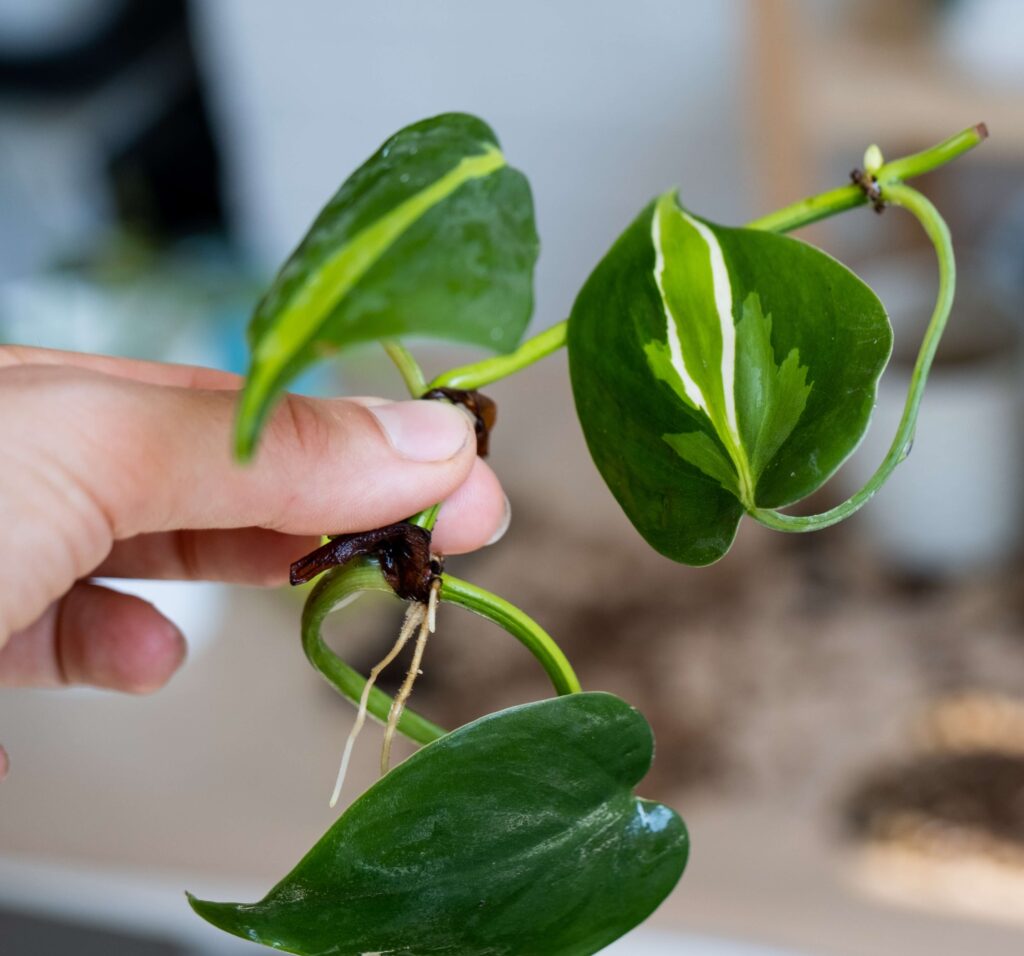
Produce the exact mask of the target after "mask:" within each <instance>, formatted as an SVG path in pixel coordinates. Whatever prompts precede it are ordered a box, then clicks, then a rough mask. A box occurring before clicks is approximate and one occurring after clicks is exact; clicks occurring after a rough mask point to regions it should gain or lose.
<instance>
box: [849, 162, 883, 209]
mask: <svg viewBox="0 0 1024 956" xmlns="http://www.w3.org/2000/svg"><path fill="white" fill-rule="evenodd" d="M850 179H851V180H852V181H853V184H854V185H855V186H859V187H860V190H861V192H862V193H864V195H865V196H867V197H868V202H870V203H871V206H872V208H873V209H874V210H875V212H877V213H882V212H885V200H884V199H883V198H882V190H881V187H880V186H879V185H878V180H877V179H875V177H874V176H872V175H871V173H866V172H864V170H863V169H853V170H851V171H850Z"/></svg>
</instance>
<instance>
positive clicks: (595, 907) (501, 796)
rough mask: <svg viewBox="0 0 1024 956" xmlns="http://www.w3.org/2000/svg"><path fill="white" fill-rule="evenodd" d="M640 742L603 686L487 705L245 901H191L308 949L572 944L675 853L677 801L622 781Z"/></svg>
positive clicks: (629, 909)
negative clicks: (673, 806) (497, 707)
mask: <svg viewBox="0 0 1024 956" xmlns="http://www.w3.org/2000/svg"><path fill="white" fill-rule="evenodd" d="M652 753H653V741H652V737H651V730H650V727H649V726H648V724H647V722H646V721H645V720H644V718H643V717H642V716H641V715H640V714H639V713H638V712H637V711H636V710H634V709H633V708H632V707H630V706H629V705H628V704H626V703H625V702H624V701H622V700H620V699H619V698H617V697H614V696H612V695H610V694H601V693H587V694H570V695H568V696H565V697H559V698H555V699H553V700H546V701H541V702H539V703H534V704H525V705H523V706H521V707H514V708H512V709H510V710H504V711H500V712H499V713H496V714H491V715H489V716H487V717H484V718H481V719H480V720H477V721H475V722H474V723H472V724H468V725H466V726H464V727H461V728H460V729H458V730H456V731H454V732H452V733H450V734H448V735H446V736H444V737H442V738H440V739H439V740H437V741H435V742H434V743H432V744H428V745H427V746H426V747H424V748H423V749H422V750H420V751H419V752H418V753H416V754H414V755H413V756H412V757H410V758H409V759H408V760H406V761H405V762H404V763H402V764H400V765H399V766H398V767H396V768H395V769H394V770H392V771H391V772H390V773H389V774H388V775H387V776H385V777H384V778H382V779H381V780H380V781H379V782H378V783H376V784H375V785H374V786H373V787H371V788H370V790H368V791H367V792H366V793H365V794H363V796H361V797H360V798H359V799H358V800H357V801H356V802H355V803H353V804H352V806H351V807H349V809H348V810H346V811H345V813H344V814H343V815H342V817H341V818H340V819H339V820H338V821H337V823H335V824H334V826H332V827H331V829H330V830H328V831H327V833H326V835H325V836H324V837H323V838H322V839H321V840H320V842H319V843H317V845H316V846H315V847H313V849H312V850H311V851H310V852H309V853H308V854H307V855H306V857H305V858H304V859H303V860H302V861H301V862H300V863H299V864H298V866H296V867H295V869H294V870H292V872H291V873H289V874H288V876H286V877H285V878H284V879H283V880H282V881H281V882H280V883H279V884H278V885H277V886H275V887H274V889H272V890H271V891H270V893H268V894H267V896H266V897H265V898H264V899H263V900H261V901H260V902H258V903H254V904H250V905H246V904H239V903H211V902H206V901H203V900H198V899H194V898H191V897H190V902H191V903H192V906H193V908H194V909H195V910H196V912H197V913H199V915H200V916H202V917H204V918H205V919H207V920H209V921H210V922H211V923H213V924H214V925H215V926H218V927H220V928H221V929H224V930H227V931H228V932H230V933H234V934H235V935H237V936H241V937H243V938H245V939H250V940H253V941H254V942H259V943H263V944H265V945H268V946H273V947H276V948H278V949H282V950H285V951H286V952H291V953H301V954H307V956H314V954H323V956H326V954H328V953H330V954H335V956H358V954H368V953H389V954H403V956H417V954H419V956H426V954H442V953H444V954H458V956H484V954H486V956H523V954H524V953H529V954H530V956H549V954H550V956H586V954H590V953H595V952H597V951H598V950H600V949H601V948H602V947H604V946H606V945H608V944H609V943H610V942H612V941H613V940H614V939H616V938H618V937H619V936H621V935H622V934H623V933H625V932H626V931H628V930H629V929H631V928H632V927H633V926H635V925H637V924H638V923H640V922H641V921H642V920H643V919H645V918H646V917H647V916H648V915H649V914H650V913H651V912H652V911H653V910H654V909H655V907H656V906H657V905H658V904H659V903H660V902H661V901H662V900H663V899H664V897H665V896H666V895H667V894H668V893H669V891H670V890H671V889H672V887H673V886H674V885H675V883H676V881H677V880H678V879H679V876H680V875H681V873H682V871H683V867H684V866H685V864H686V857H687V852H688V840H687V834H686V829H685V827H684V826H683V823H682V821H681V820H680V819H679V817H678V816H676V814H675V813H674V812H673V811H672V810H670V809H669V808H667V807H665V806H662V805H661V804H657V803H651V802H648V801H646V800H641V799H639V798H637V797H635V796H633V794H632V788H633V786H634V785H635V784H636V783H637V782H638V781H639V780H640V779H641V778H642V777H643V776H644V774H645V773H646V772H647V769H648V767H649V766H650V763H651V758H652Z"/></svg>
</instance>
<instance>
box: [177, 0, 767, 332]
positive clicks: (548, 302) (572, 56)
mask: <svg viewBox="0 0 1024 956" xmlns="http://www.w3.org/2000/svg"><path fill="white" fill-rule="evenodd" d="M745 7H746V4H745V3H742V2H740V0H720V2H715V0H689V2H676V0H629V2H612V0H591V2H589V3H588V2H586V0H561V2H551V0H547V2H545V0H515V2H503V3H497V2H483V0H434V2H424V0H389V2H378V3H371V2H363V3H355V2H347V0H335V2H332V0H290V2H287V3H285V2H280V0H273V2H272V0H260V2H256V0H210V2H200V3H196V4H195V7H194V9H195V12H196V15H197V18H198V20H199V23H200V29H199V36H198V37H197V40H198V42H199V46H200V53H201V56H202V59H203V63H204V69H205V70H206V73H207V77H208V80H209V83H210V86H211V90H212V93H213V95H214V98H215V109H216V114H217V115H216V117H215V119H216V120H217V121H218V126H219V131H220V135H221V136H222V145H223V147H224V150H225V152H226V155H227V162H228V171H229V172H228V177H229V178H228V185H229V189H230V196H231V200H232V203H233V209H234V214H235V221H236V226H237V229H238V232H239V235H240V238H241V239H242V240H243V242H244V243H245V245H246V246H247V248H249V249H250V251H251V252H252V253H253V254H254V255H255V257H256V259H257V261H258V262H259V263H260V264H261V265H262V266H264V267H265V268H267V269H272V268H274V267H276V265H277V264H278V263H279V262H280V260H281V258H282V257H283V256H284V255H285V254H286V253H287V252H288V251H289V249H290V248H291V246H292V245H294V243H295V242H296V241H297V240H298V239H299V238H300V237H301V236H302V234H303V232H304V231H305V229H306V227H307V226H308V224H309V221H310V219H311V218H312V216H313V215H314V214H315V213H316V211H317V210H318V209H319V207H320V206H321V205H322V204H323V203H324V201H325V200H326V199H327V198H328V196H329V195H330V194H331V193H332V192H333V191H334V190H335V189H336V188H337V186H338V184H339V183H340V182H341V180H342V179H343V178H344V177H345V176H347V175H348V173H349V172H350V171H351V170H352V169H353V168H354V167H355V166H356V165H358V164H359V163H360V162H362V160H363V159H365V158H366V157H367V156H368V155H369V154H370V153H371V152H372V151H373V150H374V149H376V147H377V146H378V145H379V144H380V142H381V141H382V140H383V139H384V138H385V137H386V136H388V135H389V134H390V133H391V132H393V131H394V130H396V129H398V128H399V127H400V126H402V125H404V124H406V123H408V122H410V121H412V120H415V119H419V118H421V117H424V116H429V115H432V114H434V113H440V112H445V111H448V110H466V111H469V112H473V113H477V114H479V115H480V116H482V117H483V118H485V119H486V120H488V121H489V122H490V123H491V124H492V125H493V126H494V128H495V129H496V131H497V133H498V135H499V137H500V139H501V141H502V144H503V146H504V147H505V150H506V153H507V155H508V156H509V158H510V161H511V162H512V163H513V164H514V165H517V166H519V167H520V168H522V169H523V170H524V171H525V172H526V173H527V174H528V175H529V177H530V179H531V181H532V183H533V186H534V191H535V198H536V202H537V207H538V220H539V226H540V233H541V241H542V247H543V252H542V256H541V263H540V266H539V272H538V309H537V317H538V320H539V322H541V323H543V324H548V323H550V322H553V321H556V320H558V319H560V318H562V317H564V315H565V314H566V312H567V310H568V308H569V306H570V304H571V302H572V298H573V296H574V294H575V291H576V290H577V289H578V288H579V286H580V284H581V283H582V281H583V279H584V278H585V277H586V275H587V274H588V273H589V271H590V269H591V268H592V267H593V265H594V264H595V262H596V261H597V259H598V258H599V257H600V256H601V255H602V254H603V252H604V251H605V249H607V247H608V246H609V245H610V244H611V242H612V241H613V239H614V238H615V236H616V235H617V234H618V232H619V231H620V230H621V229H622V228H623V227H624V226H625V225H626V224H627V223H628V222H629V221H630V219H631V218H632V217H633V216H634V215H635V214H636V213H637V212H638V211H639V210H640V208H641V207H642V206H643V205H644V204H645V203H646V202H647V200H648V199H649V198H650V197H651V196H653V195H654V194H656V193H658V192H660V191H662V190H664V189H665V188H667V187H669V186H671V185H673V184H679V185H681V186H683V196H684V201H686V202H688V203H689V204H690V205H691V206H692V207H694V208H695V209H696V210H698V211H700V212H703V213H706V214H707V215H709V216H711V217H713V218H717V219H721V220H726V221H729V220H735V221H740V218H741V216H742V214H743V212H744V208H745V207H746V206H747V196H746V190H745V188H744V187H743V183H742V172H743V170H744V168H746V164H745V162H744V161H743V157H742V156H741V155H740V153H739V146H740V142H741V139H740V128H739V127H740V119H739V116H738V114H739V109H738V101H739V87H740V83H741V80H742V62H743V57H742V35H741V29H742V17H743V13H744V9H745Z"/></svg>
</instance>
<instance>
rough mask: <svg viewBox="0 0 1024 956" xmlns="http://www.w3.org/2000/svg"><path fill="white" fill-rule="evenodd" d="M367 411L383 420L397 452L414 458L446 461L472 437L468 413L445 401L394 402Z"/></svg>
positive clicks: (412, 459)
mask: <svg viewBox="0 0 1024 956" xmlns="http://www.w3.org/2000/svg"><path fill="white" fill-rule="evenodd" d="M367 411H368V412H369V413H370V414H371V415H373V416H374V418H376V419H377V421H379V422H380V424H381V427H382V428H383V429H384V434H386V435H387V436H388V438H389V439H390V441H391V444H392V446H393V447H394V449H395V451H397V452H398V454H399V455H401V456H402V457H403V458H408V459H410V460H411V461H447V460H448V459H449V458H453V457H454V456H455V455H457V454H458V453H459V452H460V451H462V449H463V448H465V446H466V444H467V443H468V442H469V440H470V439H471V438H472V437H473V430H472V428H471V427H470V424H469V422H468V421H467V420H466V416H465V415H463V414H462V412H461V411H459V409H457V408H455V407H454V406H452V405H448V404H446V403H444V402H424V401H411V402H391V403H389V404H387V405H374V406H372V407H370V408H368V409H367Z"/></svg>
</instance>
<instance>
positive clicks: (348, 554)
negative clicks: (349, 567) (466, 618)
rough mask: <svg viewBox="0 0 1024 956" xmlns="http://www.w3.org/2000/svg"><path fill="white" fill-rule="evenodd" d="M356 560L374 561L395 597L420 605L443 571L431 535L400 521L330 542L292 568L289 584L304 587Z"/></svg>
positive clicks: (343, 535) (300, 559)
mask: <svg viewBox="0 0 1024 956" xmlns="http://www.w3.org/2000/svg"><path fill="white" fill-rule="evenodd" d="M357 557H372V558H376V559H377V560H378V561H379V562H380V569H381V572H382V573H383V575H384V579H385V580H386V581H387V582H388V584H389V585H391V589H392V590H393V591H394V592H395V594H397V595H398V596H399V597H400V598H402V599H404V600H406V601H419V602H420V603H421V604H426V603H427V602H428V601H429V600H430V588H431V585H432V584H433V582H434V579H435V578H436V577H439V576H440V574H441V572H442V571H443V570H444V565H443V561H442V559H441V558H440V557H438V556H436V555H434V554H431V551H430V532H429V531H427V530H425V529H424V528H421V527H419V526H418V525H414V524H410V523H409V522H408V521H399V522H396V523H395V524H389V525H386V526H385V527H383V528H374V529H373V530H372V531H357V532H355V533H354V534H340V535H338V536H337V537H336V538H332V539H331V540H330V541H328V542H327V544H324V545H321V546H320V547H319V548H317V549H316V550H315V551H311V552H310V553H309V554H307V555H305V556H304V557H302V558H299V560H298V561H296V562H295V563H294V564H293V565H292V566H291V574H290V580H291V583H292V584H305V583H306V582H307V581H311V580H312V579H313V578H315V577H316V576H317V575H318V574H322V573H323V572H324V571H326V570H328V568H336V567H339V566H340V565H343V564H347V563H348V562H349V561H351V560H352V559H353V558H357Z"/></svg>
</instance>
